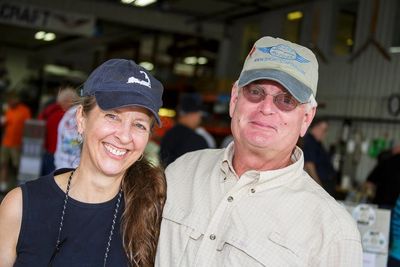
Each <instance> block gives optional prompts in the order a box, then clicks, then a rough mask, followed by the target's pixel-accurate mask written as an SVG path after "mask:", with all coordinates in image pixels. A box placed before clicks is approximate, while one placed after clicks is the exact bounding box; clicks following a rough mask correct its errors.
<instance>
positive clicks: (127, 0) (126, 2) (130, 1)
mask: <svg viewBox="0 0 400 267" xmlns="http://www.w3.org/2000/svg"><path fill="white" fill-rule="evenodd" d="M133 2H135V0H121V3H122V4H132V3H133Z"/></svg>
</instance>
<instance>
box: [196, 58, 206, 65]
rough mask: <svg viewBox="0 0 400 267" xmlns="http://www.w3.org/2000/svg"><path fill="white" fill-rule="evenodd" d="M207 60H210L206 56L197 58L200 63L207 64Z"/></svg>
mask: <svg viewBox="0 0 400 267" xmlns="http://www.w3.org/2000/svg"><path fill="white" fill-rule="evenodd" d="M207 62H208V59H207V58H206V57H199V58H198V59H197V63H198V64H199V65H204V64H207Z"/></svg>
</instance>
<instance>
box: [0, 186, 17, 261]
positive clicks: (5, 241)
mask: <svg viewBox="0 0 400 267" xmlns="http://www.w3.org/2000/svg"><path fill="white" fill-rule="evenodd" d="M21 220H22V190H21V188H19V187H17V188H15V189H13V190H12V191H10V192H9V193H8V194H7V195H6V196H5V198H4V199H3V201H2V202H1V205H0V267H12V266H13V264H14V262H15V259H16V257H17V253H16V248H17V242H18V236H19V232H20V228H21Z"/></svg>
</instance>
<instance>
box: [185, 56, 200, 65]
mask: <svg viewBox="0 0 400 267" xmlns="http://www.w3.org/2000/svg"><path fill="white" fill-rule="evenodd" d="M183 62H184V63H185V64H188V65H196V64H197V57H185V58H184V59H183Z"/></svg>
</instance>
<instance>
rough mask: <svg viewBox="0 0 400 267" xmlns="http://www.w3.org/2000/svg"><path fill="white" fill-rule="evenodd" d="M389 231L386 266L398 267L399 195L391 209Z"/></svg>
mask: <svg viewBox="0 0 400 267" xmlns="http://www.w3.org/2000/svg"><path fill="white" fill-rule="evenodd" d="M390 231H391V232H390V238H391V245H390V252H389V261H388V267H400V195H399V197H398V198H397V202H396V206H395V207H394V209H393V213H392V220H391V227H390Z"/></svg>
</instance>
